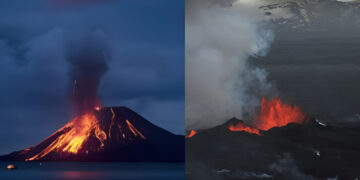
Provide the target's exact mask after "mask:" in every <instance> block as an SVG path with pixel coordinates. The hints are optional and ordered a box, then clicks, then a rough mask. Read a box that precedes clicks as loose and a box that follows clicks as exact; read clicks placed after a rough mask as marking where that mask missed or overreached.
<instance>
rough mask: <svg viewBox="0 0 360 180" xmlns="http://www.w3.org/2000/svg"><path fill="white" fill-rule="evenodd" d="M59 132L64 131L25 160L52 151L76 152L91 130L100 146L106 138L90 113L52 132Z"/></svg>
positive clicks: (30, 159)
mask: <svg viewBox="0 0 360 180" xmlns="http://www.w3.org/2000/svg"><path fill="white" fill-rule="evenodd" d="M59 132H64V133H63V134H62V135H61V136H59V137H57V138H56V139H55V140H54V141H53V142H52V143H51V144H50V145H49V146H47V147H46V148H45V149H44V150H42V151H41V152H40V153H38V154H36V155H35V156H33V157H31V158H28V159H26V161H32V160H38V159H40V158H42V157H44V156H46V155H47V154H49V153H50V152H53V151H56V152H67V153H71V154H77V153H78V152H79V151H80V150H81V148H82V145H83V144H84V142H86V141H87V140H88V139H89V137H90V134H91V132H94V134H95V136H96V138H97V139H98V140H99V142H100V143H101V146H100V147H103V146H104V143H103V142H104V141H105V140H106V138H107V137H106V133H105V132H104V131H102V130H101V128H100V126H99V122H98V120H97V119H96V117H95V115H94V114H92V113H88V114H84V115H82V116H80V117H76V118H74V119H73V120H72V121H70V122H69V123H68V124H66V125H65V126H64V127H63V128H61V129H59V130H58V131H56V132H55V133H54V134H56V133H59Z"/></svg>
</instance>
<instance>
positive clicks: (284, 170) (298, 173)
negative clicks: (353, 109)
mask: <svg viewBox="0 0 360 180" xmlns="http://www.w3.org/2000/svg"><path fill="white" fill-rule="evenodd" d="M237 121H240V120H237V119H231V120H230V121H229V122H227V123H226V124H224V125H221V126H217V127H215V128H211V129H207V130H202V131H199V132H198V133H197V134H196V135H195V136H193V137H192V138H187V139H186V177H187V179H194V180H195V179H204V178H205V179H305V180H306V179H330V178H334V179H336V178H337V179H356V178H359V177H360V171H359V169H360V163H359V162H360V127H359V126H351V127H350V126H348V127H335V126H331V125H326V124H324V123H322V122H320V121H318V120H316V119H312V120H310V121H309V122H308V123H307V124H288V125H287V126H284V127H276V128H272V129H270V130H269V131H262V132H261V133H262V136H258V135H256V134H249V133H247V132H232V131H230V130H228V125H229V123H236V122H237Z"/></svg>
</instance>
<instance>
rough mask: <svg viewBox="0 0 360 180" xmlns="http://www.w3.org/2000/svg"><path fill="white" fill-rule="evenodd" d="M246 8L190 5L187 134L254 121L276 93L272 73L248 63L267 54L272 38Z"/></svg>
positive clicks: (195, 0)
mask: <svg viewBox="0 0 360 180" xmlns="http://www.w3.org/2000/svg"><path fill="white" fill-rule="evenodd" d="M218 2H221V3H218ZM246 2H247V1H246ZM246 2H245V3H244V4H241V3H238V5H235V4H236V3H237V2H235V1H226V2H225V1H214V0H212V1H210V0H209V1H205V0H188V1H187V2H186V3H187V4H186V10H187V12H186V65H185V66H186V75H185V76H186V77H185V78H186V129H203V128H209V127H213V126H216V125H219V124H222V123H224V122H225V121H227V120H229V119H230V118H232V117H237V118H240V119H243V118H245V117H246V116H250V115H251V114H252V113H253V112H254V110H255V109H256V107H258V106H259V104H260V100H261V96H263V95H268V94H269V93H271V92H272V91H273V90H274V87H273V86H272V85H271V84H270V83H268V82H267V72H266V71H265V70H263V69H260V68H257V67H253V66H251V65H250V64H249V62H248V58H249V57H250V56H265V55H266V54H267V51H268V49H269V47H270V43H271V42H272V40H273V38H274V37H273V33H272V32H271V31H270V30H267V29H265V28H264V23H263V20H262V19H261V18H262V16H261V15H258V14H255V13H253V12H256V9H253V6H252V3H250V4H248V5H249V6H246V5H247V4H246ZM229 4H230V5H229ZM231 4H233V5H231ZM254 7H255V6H254Z"/></svg>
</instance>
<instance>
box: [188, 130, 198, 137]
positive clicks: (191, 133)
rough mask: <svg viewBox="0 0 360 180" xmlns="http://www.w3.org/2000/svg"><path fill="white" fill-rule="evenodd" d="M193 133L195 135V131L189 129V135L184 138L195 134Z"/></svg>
mask: <svg viewBox="0 0 360 180" xmlns="http://www.w3.org/2000/svg"><path fill="white" fill-rule="evenodd" d="M195 135H196V131H194V130H191V131H190V133H189V135H187V136H186V138H192V137H193V136H195Z"/></svg>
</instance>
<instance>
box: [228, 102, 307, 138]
mask: <svg viewBox="0 0 360 180" xmlns="http://www.w3.org/2000/svg"><path fill="white" fill-rule="evenodd" d="M305 122H307V118H306V116H305V114H304V113H303V112H302V111H301V109H300V108H299V107H298V106H296V105H293V106H291V105H289V104H285V103H282V102H281V100H280V99H279V98H274V99H272V100H270V101H268V100H266V98H264V97H263V98H262V101H261V107H260V115H259V116H256V117H255V118H254V120H253V122H252V123H251V124H252V126H251V127H250V126H248V125H246V124H244V123H237V124H230V125H229V127H228V129H229V130H230V131H246V132H248V133H252V134H257V135H261V133H260V130H263V131H267V130H269V129H271V128H273V127H282V126H286V125H287V124H289V123H298V124H302V123H305Z"/></svg>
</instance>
